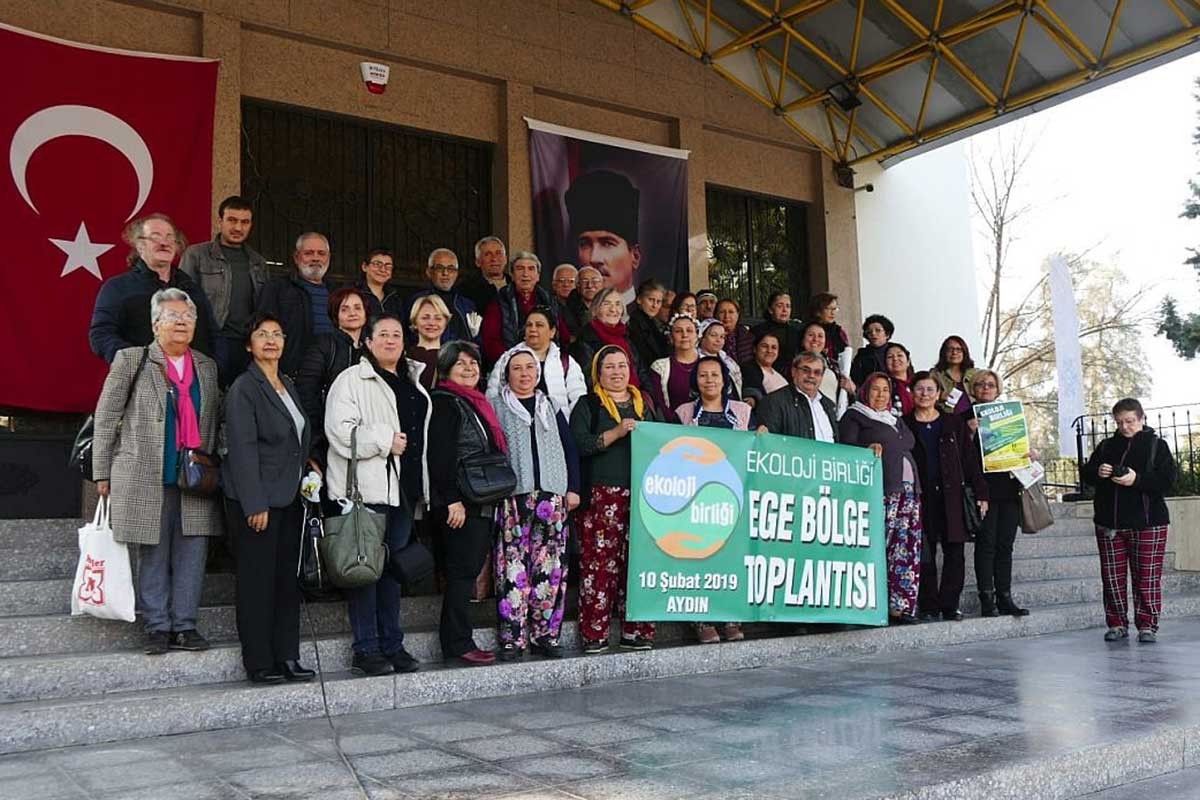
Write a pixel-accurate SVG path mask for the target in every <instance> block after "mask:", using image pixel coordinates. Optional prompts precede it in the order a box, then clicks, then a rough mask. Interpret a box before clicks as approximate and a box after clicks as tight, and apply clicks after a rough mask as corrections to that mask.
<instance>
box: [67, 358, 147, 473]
mask: <svg viewBox="0 0 1200 800" xmlns="http://www.w3.org/2000/svg"><path fill="white" fill-rule="evenodd" d="M149 355H150V348H149V347H143V348H142V358H141V360H140V361H138V366H137V370H136V371H135V372H134V373H133V380H131V381H130V382H129V391H128V392H127V393H126V394H125V408H129V403H130V401H131V400H133V390H134V389H135V388H137V382H138V378H139V377H140V376H141V374H142V368H143V367H145V366H146V358H147V357H148V356H149ZM95 438H96V415H95V414H89V415H88V418H87V419H85V420H84V421H83V424H82V425H81V426H79V433H77V434H75V443H74V444H72V445H71V455H69V456H67V466H68V467H71V468H73V469H77V470H79V472H80V473H81V474H82V475H83V479H84V480H85V481H91V480H94V479H93V478H92V475H93V472H92V441H93V440H94V439H95Z"/></svg>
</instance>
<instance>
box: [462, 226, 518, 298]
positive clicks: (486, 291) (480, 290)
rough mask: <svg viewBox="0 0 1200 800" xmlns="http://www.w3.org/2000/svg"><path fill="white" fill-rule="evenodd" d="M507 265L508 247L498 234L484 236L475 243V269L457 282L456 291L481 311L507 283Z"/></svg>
mask: <svg viewBox="0 0 1200 800" xmlns="http://www.w3.org/2000/svg"><path fill="white" fill-rule="evenodd" d="M507 266H508V248H506V247H505V246H504V240H503V239H501V238H500V237H499V236H485V237H483V238H482V239H480V240H479V241H478V242H476V243H475V269H474V270H471V271H470V272H469V273H468V274H467V275H466V276H464V277H463V279H462V280H461V281H460V282H459V287H458V291H459V292H460V293H461V294H462V295H463V296H465V297H466V298H467V299H468V300H470V301H471V302H472V303H474V304H475V310H476V311H478V312H480V313H483V311H484V309H486V308H487V307H488V306H489V305H491V302H492V301H493V300H495V299H496V293H497V292H499V291H500V290H501V289H503V288H504V287H505V286H507V285H508V276H507V275H506V274H505V271H504V270H505V267H507Z"/></svg>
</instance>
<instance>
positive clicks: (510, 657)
mask: <svg viewBox="0 0 1200 800" xmlns="http://www.w3.org/2000/svg"><path fill="white" fill-rule="evenodd" d="M496 658H498V659H499V660H501V661H504V662H513V661H520V660H521V659H523V658H525V650H524V648H521V647H517V646H516V645H515V644H514V643H512V642H505V643H504V644H502V645H500V649H499V650H497V651H496Z"/></svg>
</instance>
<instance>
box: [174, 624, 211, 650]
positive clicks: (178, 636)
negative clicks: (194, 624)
mask: <svg viewBox="0 0 1200 800" xmlns="http://www.w3.org/2000/svg"><path fill="white" fill-rule="evenodd" d="M210 647H212V645H210V644H209V643H208V639H205V638H204V637H203V636H201V635H200V632H199V631H197V630H196V629H195V628H193V629H192V630H190V631H175V632H174V633H172V634H171V649H172V650H192V651H198V650H207V649H208V648H210Z"/></svg>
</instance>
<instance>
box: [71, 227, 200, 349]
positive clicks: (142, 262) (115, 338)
mask: <svg viewBox="0 0 1200 800" xmlns="http://www.w3.org/2000/svg"><path fill="white" fill-rule="evenodd" d="M123 238H124V240H125V242H126V243H127V244H128V245H129V246H130V248H131V250H130V253H129V256H128V258H127V261H128V263H129V271H128V272H124V273H122V274H120V275H115V276H113V277H111V278H109V279H108V280H106V281H105V282H104V284H103V285H102V286H101V287H100V291H99V293H98V294H97V295H96V305H95V307H94V308H93V310H92V323H91V326H90V327H89V328H88V343H89V344H90V345H91V348H92V352H93V353H95V354H96V355H98V356H100V357H101V358H103V359H104V360H105V361H107V362H108V363H109V364H111V363H112V360H113V358H115V357H116V355H117V351H119V350H122V349H124V348H126V347H142V346H145V345H148V344H150V343H151V342H152V341H154V329H153V326H152V325H151V323H150V298H152V297H153V296H154V293H155V292H157V291H159V290H160V289H181V290H182V291H184V292H187V295H188V297H190V298H192V302H193V303H195V304H196V316H197V320H196V333H195V335H194V336H193V338H192V346H193V347H195V348H196V349H197V350H199V351H200V352H202V353H204V354H205V355H210V356H211V355H212V354H213V347H212V337H213V334H214V332H215V331H216V330H217V323H216V320H215V319H214V318H213V312H212V306H211V305H210V304H209V302H208V297H207V296H206V295H205V294H204V290H203V289H202V288H201V287H200V286H199V285H198V284H197V283H196V282H195V281H193V280H192V279H191V277H189V276H188V275H187V273H185V272H182V271H181V270H179V269H178V268H177V267H176V266H175V258H176V256H178V255H179V254H180V252H182V250H183V248H184V247H186V245H187V242H186V241H185V240H184V238H183V234H182V233H180V231H179V230H178V229H177V228H176V227H175V223H174V222H173V221H172V220H171V218H170V217H168V216H167V215H166V214H157V213H156V214H148V215H147V216H144V217H140V218H138V219H135V220H134V221H133V222H131V223H129V225H128V226H126V228H125V232H124V234H123Z"/></svg>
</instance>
